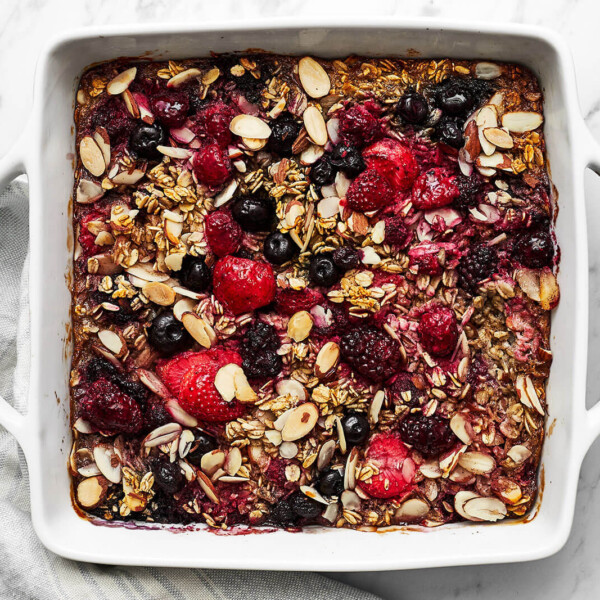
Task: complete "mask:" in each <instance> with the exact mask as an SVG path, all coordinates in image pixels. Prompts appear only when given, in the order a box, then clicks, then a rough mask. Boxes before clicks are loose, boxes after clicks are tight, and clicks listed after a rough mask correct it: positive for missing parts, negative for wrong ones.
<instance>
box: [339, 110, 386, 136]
mask: <svg viewBox="0 0 600 600" xmlns="http://www.w3.org/2000/svg"><path fill="white" fill-rule="evenodd" d="M339 119H340V128H339V133H340V138H341V139H342V141H343V142H344V143H346V144H352V145H353V146H365V145H367V144H370V143H371V142H374V141H375V140H376V139H377V138H379V137H381V135H382V128H381V123H380V122H379V120H378V119H377V118H376V117H374V116H373V115H372V114H371V113H370V112H369V111H368V110H367V109H366V108H365V107H364V106H361V105H360V104H355V105H354V106H352V107H351V108H348V109H345V110H342V111H341V114H340V117H339Z"/></svg>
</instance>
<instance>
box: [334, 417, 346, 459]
mask: <svg viewBox="0 0 600 600" xmlns="http://www.w3.org/2000/svg"><path fill="white" fill-rule="evenodd" d="M335 428H336V429H337V434H338V443H339V445H340V452H341V453H342V454H346V450H347V449H348V445H347V444H346V433H345V432H344V426H343V425H342V420H341V419H340V418H339V417H338V416H336V417H335Z"/></svg>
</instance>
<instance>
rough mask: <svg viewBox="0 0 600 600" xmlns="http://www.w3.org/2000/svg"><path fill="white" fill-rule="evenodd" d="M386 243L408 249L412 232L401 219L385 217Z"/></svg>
mask: <svg viewBox="0 0 600 600" xmlns="http://www.w3.org/2000/svg"><path fill="white" fill-rule="evenodd" d="M383 221H384V223H385V243H386V244H389V245H390V246H395V247H397V248H406V246H407V245H408V244H409V242H410V240H411V238H412V231H409V229H408V227H407V226H406V225H405V224H404V221H403V220H402V218H401V217H398V216H393V217H385V219H384V220H383Z"/></svg>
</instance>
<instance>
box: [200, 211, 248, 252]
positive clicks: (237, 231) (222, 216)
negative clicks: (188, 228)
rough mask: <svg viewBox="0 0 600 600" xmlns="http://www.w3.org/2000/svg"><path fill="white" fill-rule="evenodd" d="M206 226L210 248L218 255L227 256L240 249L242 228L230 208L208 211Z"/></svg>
mask: <svg viewBox="0 0 600 600" xmlns="http://www.w3.org/2000/svg"><path fill="white" fill-rule="evenodd" d="M204 228H205V232H206V239H207V240H208V243H209V245H210V249H211V250H212V251H213V252H214V253H215V254H216V255H217V256H227V255H228V254H234V253H235V252H237V251H238V249H239V247H240V243H241V241H242V228H241V227H240V226H239V225H238V223H237V221H234V219H233V217H232V216H231V211H230V210H226V209H223V210H216V211H214V212H211V213H208V216H207V217H206V219H205V221H204Z"/></svg>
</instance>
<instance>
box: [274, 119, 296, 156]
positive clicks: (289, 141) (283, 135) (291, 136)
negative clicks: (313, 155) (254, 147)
mask: <svg viewBox="0 0 600 600" xmlns="http://www.w3.org/2000/svg"><path fill="white" fill-rule="evenodd" d="M301 129H302V126H301V125H300V123H298V122H297V121H296V120H295V119H294V117H293V116H292V115H290V114H289V113H284V114H282V115H281V116H280V117H279V118H278V119H276V120H275V121H273V122H272V123H271V135H270V136H269V142H268V144H267V148H268V149H269V150H271V151H272V152H276V153H277V154H279V155H281V156H285V157H290V156H291V155H292V146H293V145H294V142H295V141H296V138H297V137H298V135H299V133H300V130H301Z"/></svg>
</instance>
